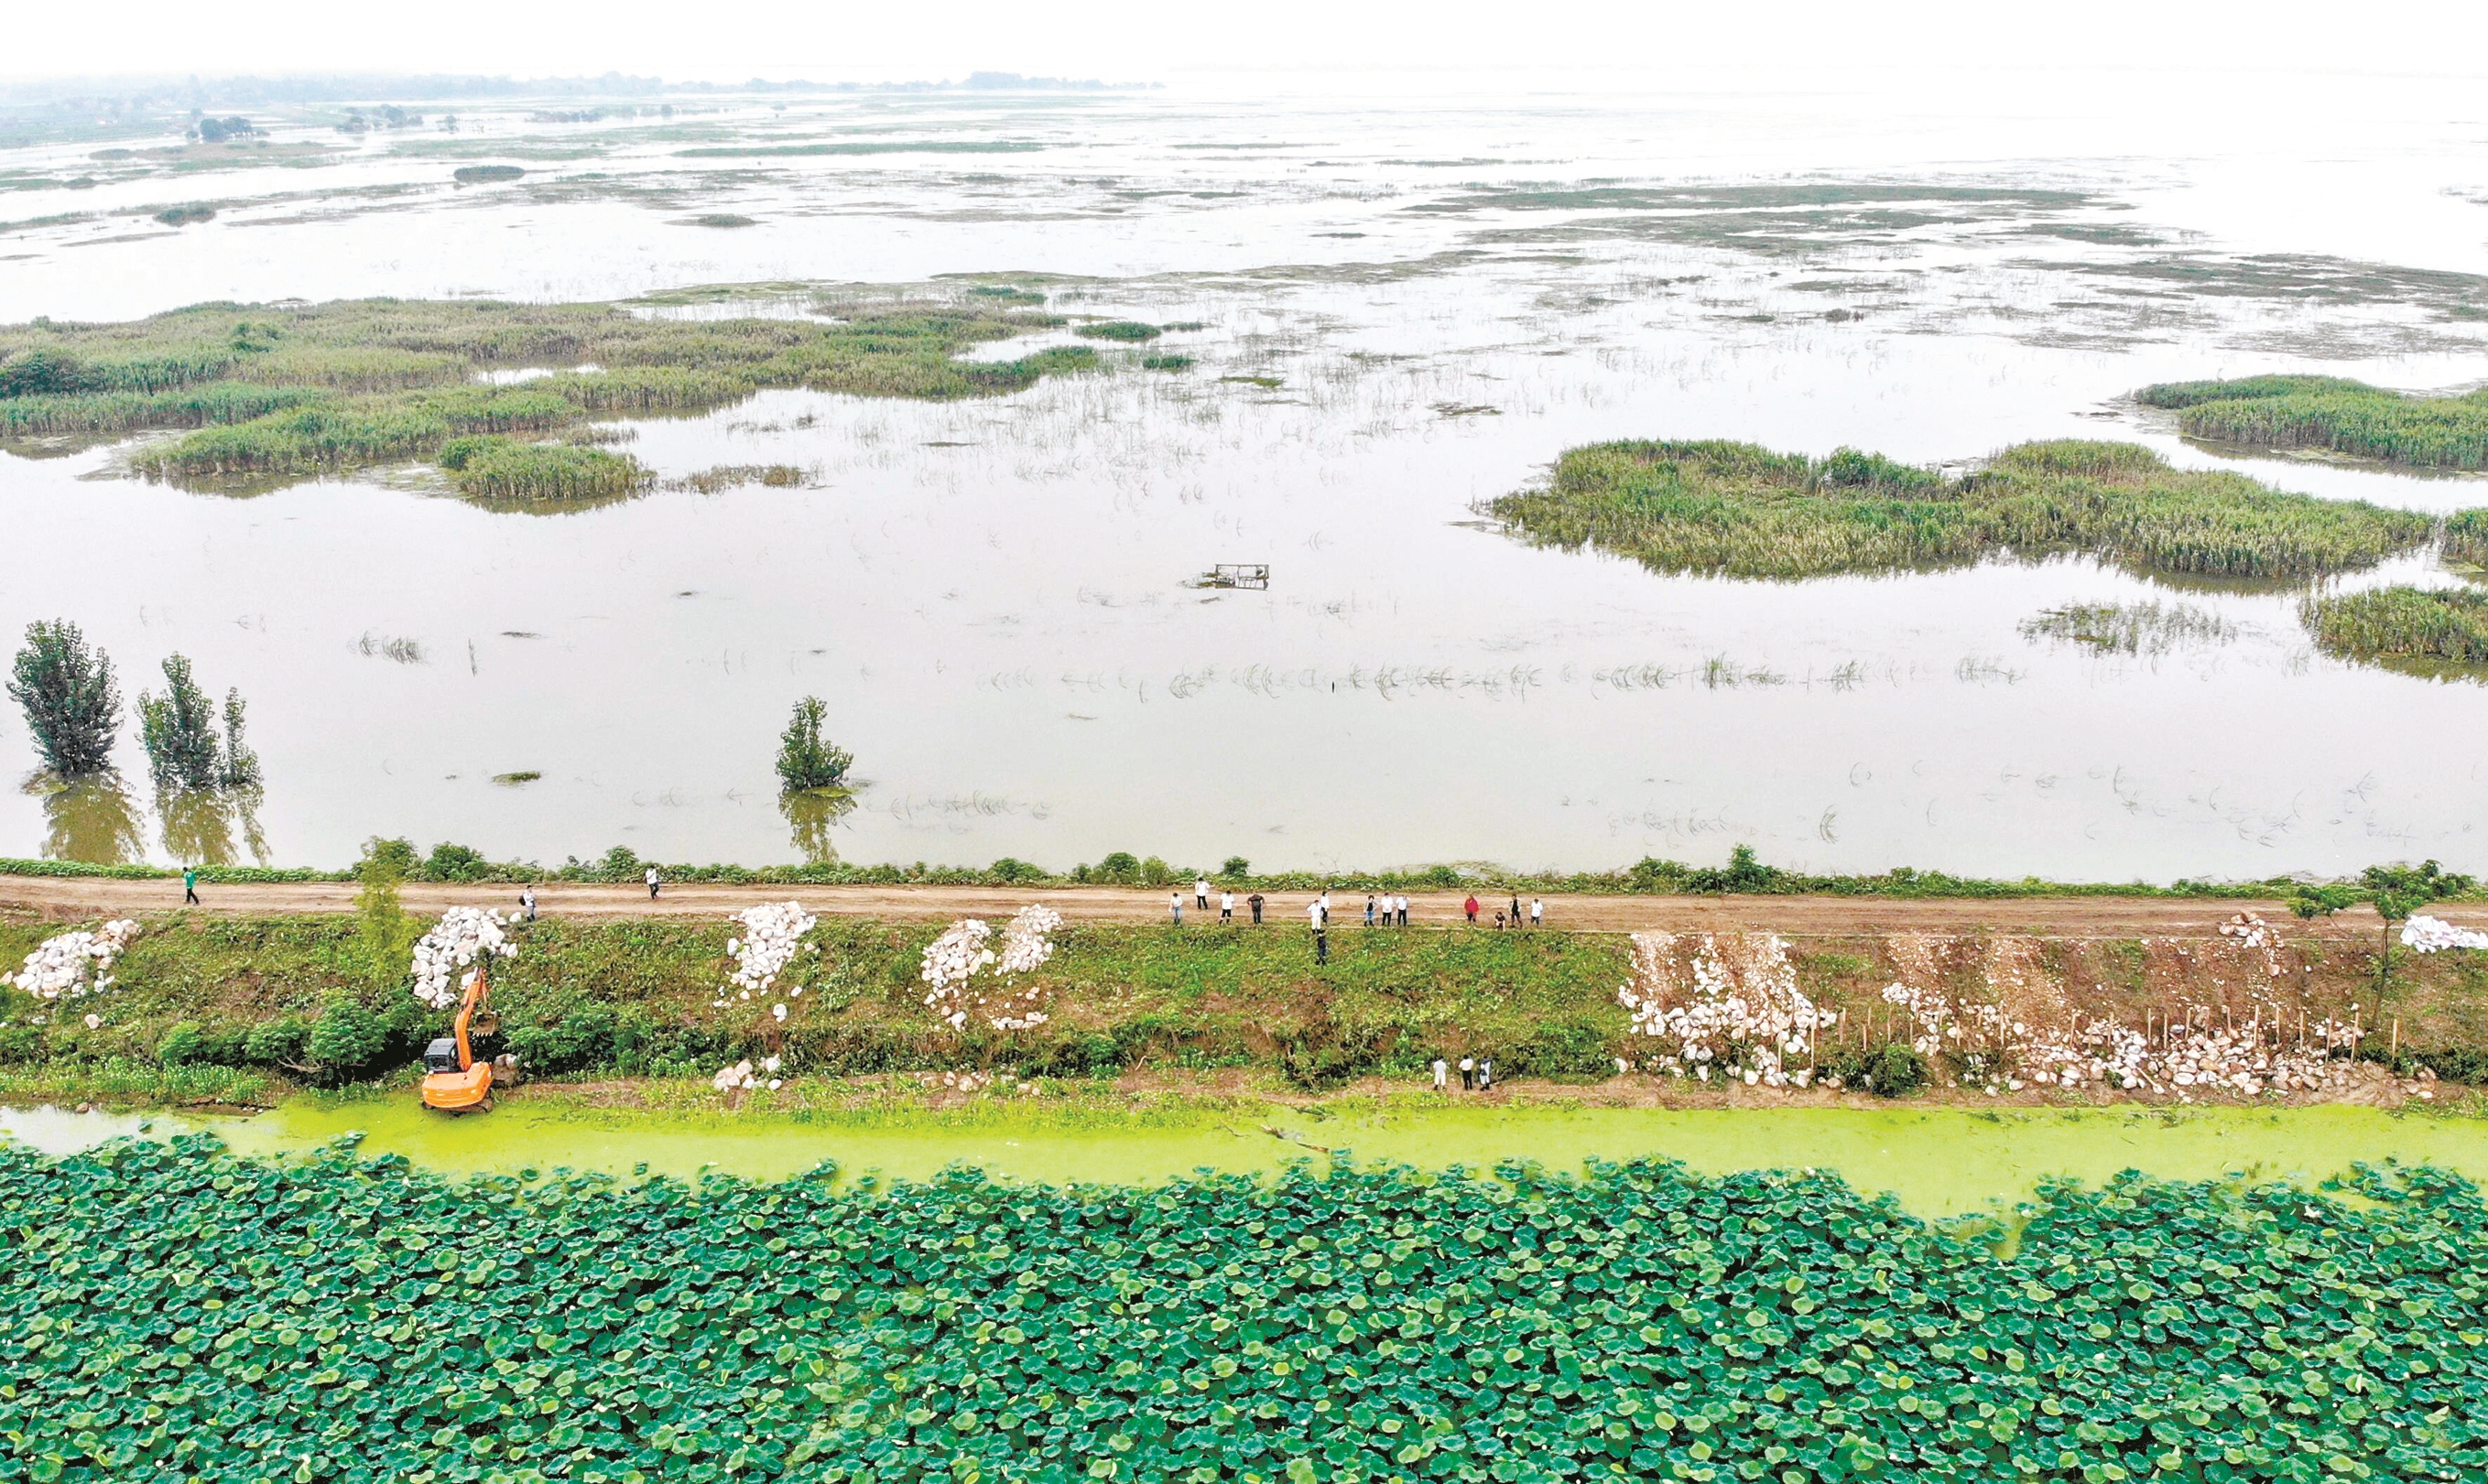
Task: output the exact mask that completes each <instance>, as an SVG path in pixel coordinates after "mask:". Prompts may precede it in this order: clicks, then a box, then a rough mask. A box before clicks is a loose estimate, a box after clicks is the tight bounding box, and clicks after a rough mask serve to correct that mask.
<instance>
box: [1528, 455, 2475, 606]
mask: <svg viewBox="0 0 2488 1484" xmlns="http://www.w3.org/2000/svg"><path fill="white" fill-rule="evenodd" d="M1487 508H1488V510H1489V511H1490V512H1491V513H1492V514H1493V515H1494V516H1496V517H1498V518H1501V519H1502V520H1503V521H1505V522H1506V524H1507V525H1508V526H1509V527H1510V528H1511V529H1512V530H1513V532H1515V533H1516V534H1518V535H1520V536H1521V537H1523V538H1524V539H1526V540H1528V541H1530V542H1532V543H1535V544H1537V545H1540V546H1562V547H1567V548H1570V549H1578V548H1580V547H1583V546H1595V547H1597V548H1598V549H1600V550H1604V551H1611V552H1614V553H1616V554H1617V555H1620V556H1628V557H1631V558H1632V559H1634V560H1636V561H1638V562H1640V563H1642V564H1643V565H1644V566H1646V567H1649V568H1650V569H1651V570H1653V571H1654V572H1662V573H1697V574H1718V575H1723V576H1732V577H1765V578H1782V579H1794V578H1802V577H1817V576H1827V575H1831V574H1840V573H1891V572H1903V571H1910V570H1926V569H1937V568H1945V567H1963V566H1968V565H1971V564H1973V563H1976V562H1980V561H1986V560H1990V559H1994V558H2013V559H2019V560H2023V561H2034V560H2039V559H2042V558H2046V557H2051V556H2057V555H2062V554H2065V553H2081V554H2085V555H2091V556H2097V557H2099V558H2101V559H2103V560H2106V561H2109V562H2113V563H2115V564H2116V565H2118V566H2120V567H2124V568H2127V569H2129V570H2132V571H2135V572H2137V573H2143V574H2181V575H2190V576H2210V577H2222V578H2257V579H2303V578H2307V577H2314V576H2321V575H2325V574H2332V573H2341V572H2355V571H2359V570H2361V569H2363V568H2367V567H2372V566H2374V565H2375V564H2376V563H2378V562H2380V561H2383V560H2384V559H2386V558H2387V557H2389V556H2394V555H2398V554H2400V553H2402V552H2405V551H2409V550H2413V549H2415V548H2417V546H2421V545H2422V544H2424V543H2425V542H2426V541H2428V540H2429V539H2430V537H2432V536H2433V535H2434V534H2435V532H2436V525H2435V522H2434V521H2433V520H2431V519H2430V518H2428V517H2426V516H2421V515H2415V514H2412V513H2409V512H2406V511H2396V510H2388V509H2385V508H2383V507H2381V506H2376V505H2369V504H2365V503H2363V502H2360V501H2348V500H2321V499H2316V498H2314V497H2312V496H2310V495H2304V494H2293V493H2289V492H2287V491H2284V490H2276V489H2274V488H2272V487H2271V486H2269V485H2265V484H2262V483H2259V482H2258V481H2255V480H2252V479H2248V478H2247V477H2246V476H2244V475H2241V474H2234V473H2229V472H2226V471H2202V470H2189V469H2178V468H2175V467H2172V466H2171V465H2170V464H2169V463H2168V462H2167V461H2166V460H2164V459H2163V458H2161V457H2160V456H2159V455H2158V454H2156V453H2153V452H2152V451H2151V450H2149V449H2147V448H2143V447H2140V446H2138V445H2135V444H2130V443H2098V442H2081V441H2071V440H2067V441H2056V442H2044V443H2024V444H2021V445H2019V446H2016V447H2013V448H2009V449H2006V450H2005V451H2004V452H2002V453H2000V454H1998V455H1996V456H1995V457H1994V458H1993V460H1991V461H1989V462H1988V463H1987V464H1986V465H1985V466H1984V467H1983V468H1980V469H1979V470H1977V471H1976V472H1973V473H1971V474H1968V475H1966V476H1965V477H1962V478H1960V479H1947V478H1945V477H1943V476H1941V475H1939V474H1937V473H1935V472H1934V471H1932V470H1928V469H1923V468H1916V467H1912V466H1910V465H1908V464H1904V463H1899V462H1895V461H1893V460H1890V459H1886V458H1884V457H1882V456H1881V455H1880V454H1867V453H1860V452H1858V451H1856V450H1854V449H1846V448H1844V449H1840V450H1838V451H1836V452H1834V453H1832V454H1831V455H1830V456H1828V457H1827V458H1823V459H1811V458H1808V457H1806V456H1804V455H1801V454H1779V453H1773V452H1771V451H1770V450H1768V449H1765V448H1760V447H1757V446H1755V445H1754V444H1750V443H1731V442H1720V441H1704V442H1683V441H1634V442H1616V443H1597V444H1592V445H1589V446H1587V447H1583V448H1575V449H1570V450H1568V451H1567V452H1566V453H1565V454H1564V455H1563V456H1562V458H1561V459H1559V460H1558V461H1557V462H1556V465H1555V470H1554V474H1553V477H1552V478H1551V479H1550V480H1549V481H1547V483H1546V484H1545V485H1543V486H1541V487H1540V488H1537V489H1531V490H1520V491H1518V492H1515V493H1513V494H1508V495H1505V496H1503V497H1502V498H1500V499H1497V500H1494V501H1492V502H1491V503H1490V505H1489V506H1488V507H1487Z"/></svg>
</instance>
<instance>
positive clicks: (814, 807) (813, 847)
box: [778, 789, 856, 866]
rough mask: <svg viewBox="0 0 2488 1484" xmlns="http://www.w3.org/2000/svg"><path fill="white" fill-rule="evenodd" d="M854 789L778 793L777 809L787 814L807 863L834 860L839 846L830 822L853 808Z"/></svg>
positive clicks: (853, 810)
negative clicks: (832, 835) (831, 835)
mask: <svg viewBox="0 0 2488 1484" xmlns="http://www.w3.org/2000/svg"><path fill="white" fill-rule="evenodd" d="M855 807H856V797H855V791H854V790H853V789H803V790H799V791H796V792H794V793H788V794H780V795H778V813H780V814H782V815H784V816H786V825H787V827H788V828H789V829H791V830H792V831H793V832H794V840H795V849H796V850H798V851H800V852H801V853H803V856H804V864H806V865H807V866H831V865H835V864H837V860H838V847H837V844H836V842H835V841H834V840H832V839H831V838H830V826H833V825H835V824H836V823H837V822H838V821H840V820H842V819H844V818H846V817H847V816H848V815H850V814H853V813H854V812H855Z"/></svg>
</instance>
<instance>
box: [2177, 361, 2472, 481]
mask: <svg viewBox="0 0 2488 1484" xmlns="http://www.w3.org/2000/svg"><path fill="white" fill-rule="evenodd" d="M2134 396H2135V401H2137V402H2139V403H2141V404H2143V405H2144V406H2154V407H2165V408H2168V409H2170V410H2172V411H2174V412H2176V414H2177V426H2178V427H2179V428H2180V429H2181V430H2183V431H2184V432H2185V433H2187V434H2191V435H2192V436H2194V437H2198V438H2211V439H2215V440H2217V441H2219V442H2224V443H2251V444H2254V445H2256V446H2258V447H2263V448H2328V449H2331V450H2332V451H2333V452H2335V453H2342V454H2351V455H2355V456H2357V457H2359V458H2362V459H2382V460H2386V461H2388V462H2393V463H2406V464H2413V465H2417V466H2420V467H2428V468H2446V469H2476V468H2480V467H2483V466H2488V388H2483V389H2482V390H2479V391H2475V392H2472V393H2470V394H2469V395H2467V396H2461V397H2414V396H2410V395H2407V394H2405V393H2402V392H2392V391H2387V390H2385V389H2384V388H2382V387H2377V386H2369V385H2367V384H2366V383H2365V382H2363V381H2351V380H2345V379H2343V378H2339V377H2248V378H2244V379H2241V380H2234V381H2171V382H2165V383H2163V384H2161V385H2158V386H2146V387H2144V388H2143V389H2142V390H2140V391H2138V392H2136V393H2135V394H2134Z"/></svg>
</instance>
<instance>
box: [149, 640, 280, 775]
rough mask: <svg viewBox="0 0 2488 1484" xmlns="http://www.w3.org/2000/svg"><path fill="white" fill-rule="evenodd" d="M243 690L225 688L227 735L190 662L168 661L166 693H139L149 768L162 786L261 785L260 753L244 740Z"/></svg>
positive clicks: (176, 659)
mask: <svg viewBox="0 0 2488 1484" xmlns="http://www.w3.org/2000/svg"><path fill="white" fill-rule="evenodd" d="M243 711H244V708H243V704H242V699H241V692H240V690H238V689H237V690H228V691H226V692H225V704H224V726H225V730H224V736H223V737H222V738H221V739H219V738H218V737H217V736H216V710H215V705H214V703H213V702H212V701H210V700H209V699H208V693H207V692H206V691H205V690H203V689H201V688H200V687H199V684H198V682H197V681H196V680H194V679H192V678H191V675H190V661H189V660H188V659H187V658H184V657H183V656H181V655H174V656H172V657H170V658H167V659H166V660H165V661H164V694H162V695H160V696H158V695H154V694H150V693H147V692H141V693H140V694H139V697H138V730H139V739H140V741H142V742H145V743H146V744H147V770H148V771H149V772H150V773H152V774H154V776H155V786H156V787H157V788H159V789H164V788H182V789H250V788H257V787H258V786H259V754H257V753H255V752H253V751H251V750H250V748H249V747H248V746H246V745H244V743H243V742H242V740H241V731H242V717H243Z"/></svg>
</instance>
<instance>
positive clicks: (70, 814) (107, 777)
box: [26, 772, 147, 866]
mask: <svg viewBox="0 0 2488 1484" xmlns="http://www.w3.org/2000/svg"><path fill="white" fill-rule="evenodd" d="M26 792H27V793H29V794H35V795H40V796H41V797H42V800H43V858H44V859H46V860H76V861H83V862H85V863H86V864H88V865H98V866H126V865H128V864H131V863H132V862H134V861H137V860H139V859H141V858H143V857H144V856H145V855H146V854H147V832H146V830H145V829H144V828H143V827H141V825H140V820H139V813H138V807H137V806H136V805H135V804H132V803H131V802H130V801H129V795H128V793H127V791H126V790H125V789H123V787H122V784H121V775H120V774H119V773H115V772H100V773H90V774H88V775H87V776H86V777H83V778H73V779H64V778H61V777H58V776H55V775H54V774H51V773H37V774H36V775H35V776H34V777H32V778H29V779H27V780H26Z"/></svg>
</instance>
